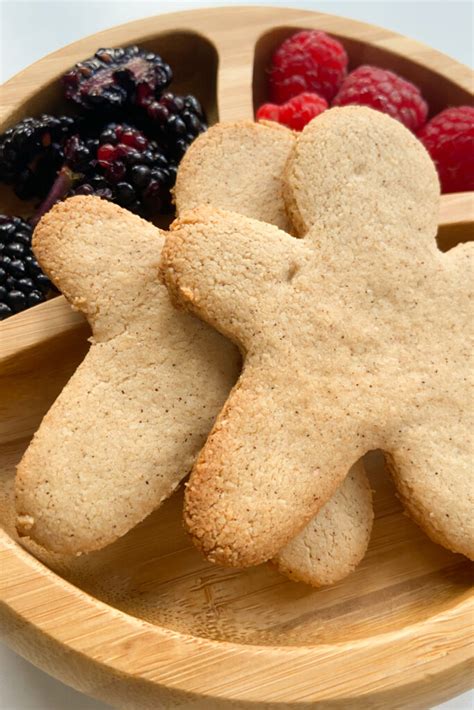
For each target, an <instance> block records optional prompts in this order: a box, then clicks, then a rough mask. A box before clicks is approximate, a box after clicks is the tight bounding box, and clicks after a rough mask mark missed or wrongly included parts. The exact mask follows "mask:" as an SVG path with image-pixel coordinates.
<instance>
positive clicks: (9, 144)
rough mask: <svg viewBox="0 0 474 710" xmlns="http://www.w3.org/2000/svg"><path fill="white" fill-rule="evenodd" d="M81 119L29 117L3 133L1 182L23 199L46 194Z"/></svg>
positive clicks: (0, 159)
mask: <svg viewBox="0 0 474 710" xmlns="http://www.w3.org/2000/svg"><path fill="white" fill-rule="evenodd" d="M79 125H80V122H79V121H78V120H77V119H75V118H71V117H70V116H59V117H56V116H50V115H48V114H44V115H42V116H40V117H39V118H25V119H23V120H22V121H20V122H19V123H17V124H16V125H15V126H13V127H12V128H10V129H8V130H7V131H6V132H5V133H3V134H2V135H0V182H4V183H7V184H8V185H12V186H13V189H14V190H15V193H16V194H17V195H18V197H20V198H21V199H30V198H32V197H40V198H42V197H44V196H45V195H46V194H47V193H48V191H49V189H50V187H51V185H52V184H53V182H54V179H55V176H56V173H57V171H58V170H59V169H60V168H61V165H62V164H63V162H64V154H63V146H64V143H65V141H66V140H67V139H68V138H69V137H70V136H71V135H73V134H74V133H75V132H76V131H77V130H78V127H79Z"/></svg>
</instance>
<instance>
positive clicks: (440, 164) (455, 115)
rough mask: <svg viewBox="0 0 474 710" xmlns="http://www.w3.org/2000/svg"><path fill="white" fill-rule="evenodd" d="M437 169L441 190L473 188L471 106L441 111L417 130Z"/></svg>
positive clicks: (473, 143) (472, 125) (473, 141)
mask: <svg viewBox="0 0 474 710" xmlns="http://www.w3.org/2000/svg"><path fill="white" fill-rule="evenodd" d="M418 137H419V139H420V140H421V142H422V143H423V145H424V146H425V148H426V150H427V151H428V153H429V154H430V155H431V157H432V159H433V161H434V163H435V164H436V167H437V169H438V175H439V180H440V182H441V189H442V191H443V192H464V191H469V190H474V108H473V107H472V106H457V107H456V108H447V109H446V110H445V111H441V113H438V115H437V116H435V117H434V118H432V119H431V121H429V122H428V123H427V124H426V125H425V126H424V127H423V128H422V129H421V131H420V132H419V133H418Z"/></svg>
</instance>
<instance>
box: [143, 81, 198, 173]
mask: <svg viewBox="0 0 474 710" xmlns="http://www.w3.org/2000/svg"><path fill="white" fill-rule="evenodd" d="M146 109H147V115H148V121H149V128H148V131H149V133H150V135H153V137H154V138H156V140H158V142H159V143H160V144H162V145H163V146H164V149H165V150H166V152H167V153H168V155H169V156H170V157H172V158H174V160H175V161H179V160H180V159H181V158H182V157H183V155H184V154H185V152H186V150H187V149H188V148H189V146H190V145H191V143H192V142H193V140H194V139H195V138H196V137H197V136H198V135H199V134H200V133H203V132H204V131H205V130H207V124H206V118H205V115H204V111H203V109H202V106H201V104H200V103H199V101H198V100H197V99H196V97H195V96H192V95H189V96H177V95H175V94H172V93H170V92H167V93H165V94H163V96H162V97H161V98H160V99H157V100H155V101H151V102H150V103H149V104H148V105H147V107H146Z"/></svg>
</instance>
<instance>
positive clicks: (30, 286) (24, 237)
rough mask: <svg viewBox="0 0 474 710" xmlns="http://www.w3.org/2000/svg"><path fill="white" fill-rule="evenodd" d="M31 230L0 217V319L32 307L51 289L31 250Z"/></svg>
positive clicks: (17, 219)
mask: <svg viewBox="0 0 474 710" xmlns="http://www.w3.org/2000/svg"><path fill="white" fill-rule="evenodd" d="M31 235H32V227H31V225H29V224H28V222H25V221H24V220H23V219H21V218H20V217H9V216H7V215H3V214H0V320H3V319H4V318H7V317H8V316H11V315H13V314H14V313H19V312H20V311H22V310H24V309H25V308H29V307H30V306H36V305H37V304H38V303H41V302H42V301H44V300H45V299H46V296H47V294H48V292H49V291H51V289H52V288H53V286H52V284H51V282H50V280H49V279H48V277H47V276H46V275H45V274H44V273H43V272H42V271H41V268H40V266H39V264H38V262H37V261H36V259H35V256H34V254H33V252H32V251H31Z"/></svg>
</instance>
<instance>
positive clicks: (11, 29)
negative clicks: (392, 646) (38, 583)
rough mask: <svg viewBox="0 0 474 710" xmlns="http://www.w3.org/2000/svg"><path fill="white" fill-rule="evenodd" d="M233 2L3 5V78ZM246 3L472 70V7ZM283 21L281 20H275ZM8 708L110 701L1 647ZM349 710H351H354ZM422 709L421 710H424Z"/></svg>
mask: <svg viewBox="0 0 474 710" xmlns="http://www.w3.org/2000/svg"><path fill="white" fill-rule="evenodd" d="M234 4H239V3H238V2H232V0H231V1H230V2H229V1H227V2H226V0H217V1H213V0H207V1H206V0H195V1H194V2H193V1H185V0H174V2H169V1H167V2H155V1H154V0H150V1H149V2H143V1H142V0H136V1H133V0H127V2H121V1H120V0H118V1H117V0H113V1H112V0H110V1H108V0H101V1H96V0H62V1H59V2H58V1H56V2H50V1H47V0H36V2H34V1H33V2H32V1H30V0H0V30H1V34H0V40H1V41H0V45H1V49H0V80H1V81H4V80H5V79H8V78H9V77H11V76H13V74H15V73H16V72H18V71H20V70H21V69H23V68H24V67H26V66H27V65H28V64H31V63H32V62H34V61H35V60H37V59H39V58H40V57H42V56H43V55H44V54H47V53H48V52H51V51H53V50H55V49H58V48H59V47H61V46H62V45H65V44H68V43H69V42H73V41H74V40H76V39H79V38H80V37H83V36H84V35H87V34H91V33H93V32H97V31H98V30H102V29H105V28H107V27H110V26H112V25H116V24H120V23H122V22H127V21H129V20H134V19H138V18H141V17H146V16H147V15H156V14H159V13H162V12H174V11H177V10H186V9H191V8H197V7H205V6H211V5H217V6H219V5H234ZM240 4H246V5H250V4H258V5H265V4H269V5H274V6H277V5H280V6H288V5H292V6H294V7H300V8H304V9H308V10H320V11H322V12H330V13H332V14H335V15H343V16H346V17H352V18H354V19H358V20H363V21H366V22H371V23H373V24H376V25H381V26H384V27H387V28H389V29H392V30H395V31H397V32H400V33H401V34H405V35H408V36H411V37H414V38H416V39H418V40H421V41H422V42H426V43H427V44H429V45H431V46H432V47H435V48H436V49H439V50H441V51H443V52H446V53H447V54H450V55H452V56H453V57H455V58H456V59H458V60H459V61H461V62H464V63H465V64H470V65H472V59H473V44H472V21H473V6H472V4H471V3H470V2H467V1H466V2H452V1H451V0H445V1H440V2H430V1H425V2H410V1H407V2H404V1H403V0H398V2H386V1H385V0H378V1H377V0H373V1H372V2H358V1H356V0H354V1H353V2H338V0H333V1H332V2H318V1H317V0H309V1H306V2H305V1H304V0H303V1H302V2H301V1H300V2H297V1H295V2H292V0H286V2H279V1H278V0H270V2H265V0H259V2H257V3H252V2H251V0H245V1H244V0H241V2H240ZM275 22H277V17H275ZM439 707H440V708H443V709H445V710H447V709H448V708H449V710H472V709H473V708H474V693H465V694H464V695H462V696H459V697H458V698H454V699H453V700H451V701H450V702H449V703H445V704H443V705H442V706H439ZM0 708H1V710H106V708H108V706H106V705H104V704H103V703H100V702H97V701H94V700H91V699H89V698H86V697H85V696H84V695H81V694H80V693H77V692H75V691H74V690H71V689H70V688H67V687H66V686H65V685H63V684H62V683H59V682H58V681H55V680H53V679H52V678H50V677H49V676H47V675H46V674H44V673H42V672H41V671H39V670H37V669H36V668H34V667H33V666H32V665H30V664H29V663H27V662H26V661H24V660H23V659H21V658H19V657H18V656H16V655H15V654H14V653H12V652H11V651H10V650H9V649H7V648H6V647H5V646H3V645H2V644H0ZM347 710H350V708H348V709H347ZM420 710H422V709H421V708H420Z"/></svg>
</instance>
